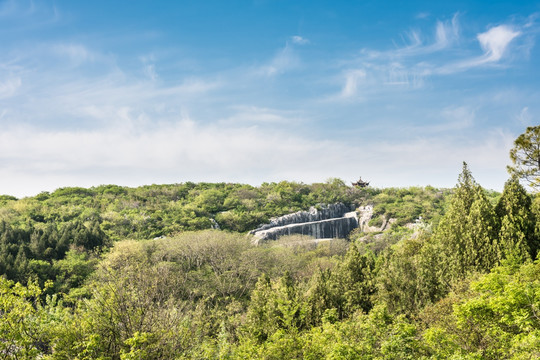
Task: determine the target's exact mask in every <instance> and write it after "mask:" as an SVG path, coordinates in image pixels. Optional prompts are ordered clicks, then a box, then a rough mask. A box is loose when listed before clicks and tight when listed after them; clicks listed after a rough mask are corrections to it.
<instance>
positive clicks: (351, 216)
mask: <svg viewBox="0 0 540 360" xmlns="http://www.w3.org/2000/svg"><path fill="white" fill-rule="evenodd" d="M357 227H358V218H357V217H356V212H355V211H352V212H351V211H350V208H349V207H347V206H345V205H344V204H341V203H338V204H332V205H328V206H324V207H322V209H321V210H318V209H316V208H314V207H311V208H310V209H309V211H298V212H295V213H293V214H288V215H284V216H281V217H278V218H274V219H272V220H271V221H270V223H269V224H265V225H263V226H261V227H259V228H258V229H255V230H253V231H251V232H250V234H253V235H254V236H255V237H256V238H257V239H258V240H275V239H277V238H279V237H280V236H284V235H292V234H301V235H309V236H312V237H314V238H315V239H324V238H344V237H346V236H347V235H348V234H349V233H350V232H351V230H353V229H355V228H357Z"/></svg>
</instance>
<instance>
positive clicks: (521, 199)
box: [496, 176, 538, 261]
mask: <svg viewBox="0 0 540 360" xmlns="http://www.w3.org/2000/svg"><path fill="white" fill-rule="evenodd" d="M531 207H532V201H531V198H530V196H529V194H527V192H526V191H525V189H524V188H523V186H521V184H520V183H519V180H518V178H517V177H516V176H514V177H512V178H511V179H510V180H508V181H507V182H506V184H505V186H504V191H503V194H502V196H501V198H500V200H499V203H498V204H497V208H496V211H497V215H498V216H499V218H500V220H501V229H500V232H499V241H500V245H501V250H502V252H503V255H504V256H505V257H511V258H514V259H516V260H518V261H524V260H527V259H534V258H535V257H536V254H537V251H538V244H537V240H536V236H535V223H536V221H535V216H534V213H533V212H532V210H531Z"/></svg>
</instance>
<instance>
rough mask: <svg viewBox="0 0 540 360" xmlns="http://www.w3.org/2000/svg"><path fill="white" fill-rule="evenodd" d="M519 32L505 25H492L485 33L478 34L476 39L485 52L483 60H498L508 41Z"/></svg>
mask: <svg viewBox="0 0 540 360" xmlns="http://www.w3.org/2000/svg"><path fill="white" fill-rule="evenodd" d="M520 34H521V33H520V32H519V31H514V30H512V29H511V28H510V27H508V26H506V25H499V26H496V27H492V28H491V29H489V30H488V31H486V32H485V33H482V34H478V41H479V42H480V46H481V47H482V49H483V50H484V52H485V54H484V59H483V62H485V63H487V62H496V61H499V60H500V59H501V58H502V56H503V55H504V52H505V50H506V48H507V47H508V45H509V44H510V42H511V41H512V40H513V39H514V38H516V37H517V36H519V35H520Z"/></svg>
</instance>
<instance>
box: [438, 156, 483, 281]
mask: <svg viewBox="0 0 540 360" xmlns="http://www.w3.org/2000/svg"><path fill="white" fill-rule="evenodd" d="M477 187H478V184H477V183H476V181H475V180H474V178H473V176H472V174H471V172H470V170H469V168H468V166H467V163H465V162H463V170H462V172H461V174H460V175H459V177H458V184H457V185H456V187H455V188H454V193H453V195H452V198H451V199H450V206H449V208H448V211H447V212H446V214H445V215H444V217H443V218H442V219H441V222H440V224H439V227H438V229H437V231H436V233H435V237H436V239H437V241H439V242H440V243H441V248H442V250H443V252H444V258H445V259H446V261H445V264H444V265H445V266H446V268H447V269H446V271H445V272H446V274H447V276H448V277H449V279H457V278H462V277H463V276H464V275H465V274H466V273H467V271H468V270H469V266H468V263H469V261H470V260H468V259H467V258H468V257H467V253H468V252H471V250H470V246H469V245H467V240H470V236H469V229H468V220H469V213H470V210H471V206H472V204H473V202H474V198H475V193H476V192H477ZM467 238H469V239H467ZM468 248H469V250H467V249H468ZM469 258H470V255H469Z"/></svg>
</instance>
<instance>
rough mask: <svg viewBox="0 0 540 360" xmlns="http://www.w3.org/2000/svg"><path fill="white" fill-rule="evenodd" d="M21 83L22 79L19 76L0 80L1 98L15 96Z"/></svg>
mask: <svg viewBox="0 0 540 360" xmlns="http://www.w3.org/2000/svg"><path fill="white" fill-rule="evenodd" d="M21 85H22V81H21V78H19V77H16V78H11V79H7V80H5V81H0V99H6V98H10V97H12V96H14V95H15V94H16V93H17V90H18V89H19V88H20V87H21Z"/></svg>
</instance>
